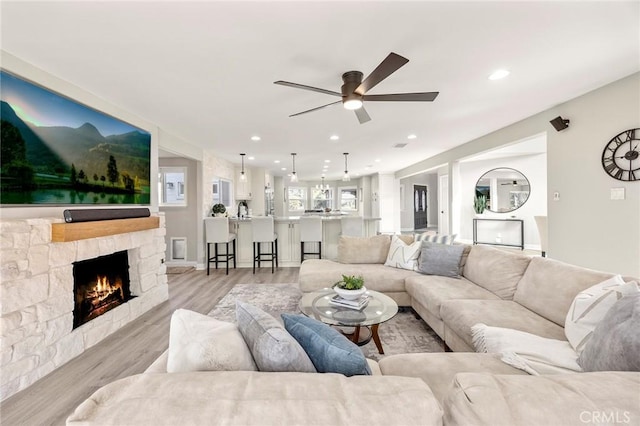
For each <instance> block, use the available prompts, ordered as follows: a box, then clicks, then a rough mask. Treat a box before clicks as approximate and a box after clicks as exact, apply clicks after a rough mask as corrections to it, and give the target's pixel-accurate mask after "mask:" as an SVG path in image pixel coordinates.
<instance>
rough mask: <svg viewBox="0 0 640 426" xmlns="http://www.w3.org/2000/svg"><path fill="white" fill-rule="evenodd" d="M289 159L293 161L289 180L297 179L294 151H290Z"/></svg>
mask: <svg viewBox="0 0 640 426" xmlns="http://www.w3.org/2000/svg"><path fill="white" fill-rule="evenodd" d="M291 160H292V161H293V169H292V170H293V171H292V172H291V182H297V181H298V175H297V174H296V153H295V152H292V153H291Z"/></svg>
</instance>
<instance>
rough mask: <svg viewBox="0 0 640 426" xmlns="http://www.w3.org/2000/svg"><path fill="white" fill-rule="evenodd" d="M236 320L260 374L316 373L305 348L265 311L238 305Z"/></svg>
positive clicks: (238, 303)
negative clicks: (285, 372) (279, 372)
mask: <svg viewBox="0 0 640 426" xmlns="http://www.w3.org/2000/svg"><path fill="white" fill-rule="evenodd" d="M236 319H237V321H238V329H239V330H240V333H242V337H243V338H244V340H245V342H246V343H247V346H249V349H250V350H251V355H253V360H254V361H255V362H256V365H257V367H258V370H260V371H299V372H303V373H315V372H316V369H315V367H314V366H313V363H312V362H311V360H310V359H309V357H308V356H307V353H306V352H305V351H304V349H303V348H302V346H300V344H299V343H298V342H297V341H296V339H294V338H293V336H291V335H290V334H289V333H288V332H287V330H285V329H284V327H283V326H282V324H280V323H279V322H278V320H277V319H275V318H274V317H272V316H271V315H269V314H268V313H266V312H265V311H263V310H262V309H259V308H256V307H255V306H253V305H250V304H248V303H243V302H240V301H237V302H236Z"/></svg>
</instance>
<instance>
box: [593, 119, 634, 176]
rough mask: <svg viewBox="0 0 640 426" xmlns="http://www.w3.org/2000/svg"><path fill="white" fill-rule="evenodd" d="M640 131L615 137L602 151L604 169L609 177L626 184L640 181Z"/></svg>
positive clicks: (629, 131)
mask: <svg viewBox="0 0 640 426" xmlns="http://www.w3.org/2000/svg"><path fill="white" fill-rule="evenodd" d="M639 146H640V129H629V130H625V131H624V132H620V133H619V134H617V135H616V136H614V137H613V138H612V139H611V140H610V141H609V143H607V145H606V146H605V147H604V151H602V167H603V168H604V171H605V172H607V174H608V175H609V176H611V177H612V178H614V179H618V180H622V181H625V182H632V181H636V180H638V181H640V148H639Z"/></svg>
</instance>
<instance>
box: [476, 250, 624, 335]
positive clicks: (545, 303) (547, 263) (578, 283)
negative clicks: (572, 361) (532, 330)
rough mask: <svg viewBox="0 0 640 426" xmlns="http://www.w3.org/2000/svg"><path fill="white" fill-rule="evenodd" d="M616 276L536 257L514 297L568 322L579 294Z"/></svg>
mask: <svg viewBox="0 0 640 426" xmlns="http://www.w3.org/2000/svg"><path fill="white" fill-rule="evenodd" d="M612 276H613V274H609V273H606V272H598V271H594V270H591V269H586V268H581V267H579V266H574V265H569V264H567V263H564V262H560V261H558V260H554V259H548V258H545V257H534V258H533V259H532V260H531V263H530V264H529V267H528V268H527V270H526V271H525V273H524V275H523V276H522V280H520V282H519V283H518V289H517V290H516V293H515V295H514V297H513V300H514V301H516V302H518V303H519V304H521V305H522V306H524V307H526V308H528V309H530V310H532V311H533V312H535V313H537V314H538V315H541V316H543V317H545V318H547V319H548V320H550V321H553V322H555V323H556V324H558V325H562V326H564V323H565V319H566V317H567V312H569V306H571V303H572V302H573V299H574V298H575V297H576V295H577V294H578V293H580V292H581V291H582V290H585V289H587V288H589V287H591V286H594V285H596V284H598V283H600V282H602V281H604V280H606V279H608V278H611V277H612ZM472 281H473V280H472ZM525 331H526V330H525Z"/></svg>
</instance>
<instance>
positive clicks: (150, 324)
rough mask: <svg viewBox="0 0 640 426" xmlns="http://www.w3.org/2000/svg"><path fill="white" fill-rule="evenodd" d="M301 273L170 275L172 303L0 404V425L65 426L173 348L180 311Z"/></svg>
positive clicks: (202, 308)
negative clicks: (94, 397) (102, 391)
mask: <svg viewBox="0 0 640 426" xmlns="http://www.w3.org/2000/svg"><path fill="white" fill-rule="evenodd" d="M299 269H300V268H278V269H277V270H276V272H275V273H274V274H272V273H271V268H262V269H261V270H258V271H256V274H255V275H254V274H252V272H251V269H249V268H244V269H236V270H229V275H228V276H226V275H225V273H224V269H219V270H217V271H215V270H212V271H211V275H209V276H207V273H206V271H195V270H194V271H191V272H187V273H183V274H176V275H173V274H170V275H168V277H169V300H168V301H166V302H164V303H162V304H160V305H158V306H156V307H155V308H153V309H152V310H150V311H149V312H147V313H145V314H144V315H142V316H141V317H139V318H137V319H136V320H134V321H132V322H131V323H129V324H127V325H126V326H125V327H123V328H122V329H120V330H119V331H117V332H116V333H114V334H112V335H111V336H109V337H107V338H106V339H104V340H103V341H102V342H100V343H98V344H97V345H95V346H93V347H92V348H90V349H89V350H87V351H85V352H84V353H83V354H81V355H80V356H78V357H77V358H74V359H73V360H71V361H69V362H68V363H67V364H65V365H63V366H62V367H61V368H59V369H57V370H56V371H54V372H52V373H51V374H49V375H47V376H46V377H44V378H42V379H40V380H39V381H38V382H36V383H34V384H33V385H32V386H30V387H29V388H27V389H25V390H23V391H22V392H19V393H17V394H16V395H14V396H12V397H11V398H8V399H7V400H5V401H4V402H2V403H1V404H0V424H2V425H3V426H4V425H6V426H14V425H15V426H18V425H21V426H22V425H29V426H30V425H34V426H35V425H64V423H65V420H66V418H67V417H68V416H69V415H70V414H71V413H72V412H73V410H74V409H75V408H76V407H77V406H78V405H79V404H80V403H81V402H82V401H84V400H85V399H87V398H88V397H89V396H90V395H91V394H92V393H93V392H95V391H96V390H97V389H98V388H100V387H102V386H104V385H106V384H107V383H111V382H113V381H114V380H117V379H120V378H123V377H127V376H131V375H133V374H138V373H142V372H143V371H144V370H145V369H146V368H147V367H148V366H149V365H151V363H152V362H153V361H154V360H155V359H156V358H157V357H158V356H159V355H160V354H162V352H164V351H165V350H166V349H167V348H168V347H169V323H170V320H171V314H172V313H173V311H175V310H176V309H178V308H185V309H190V310H192V311H196V312H200V313H203V314H206V313H208V312H209V311H211V309H212V308H213V307H214V306H215V305H216V304H217V303H218V301H219V300H220V299H222V297H223V296H224V295H225V294H227V292H228V291H229V290H230V289H231V288H232V287H233V286H234V285H235V284H239V283H255V284H256V285H260V284H262V283H264V284H270V283H294V282H297V281H298V272H299Z"/></svg>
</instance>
